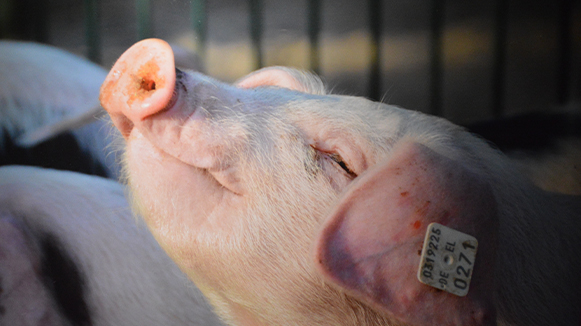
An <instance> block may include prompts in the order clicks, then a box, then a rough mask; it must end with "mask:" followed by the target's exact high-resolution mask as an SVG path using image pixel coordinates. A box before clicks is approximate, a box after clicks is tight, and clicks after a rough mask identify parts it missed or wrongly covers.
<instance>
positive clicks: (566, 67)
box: [557, 0, 573, 105]
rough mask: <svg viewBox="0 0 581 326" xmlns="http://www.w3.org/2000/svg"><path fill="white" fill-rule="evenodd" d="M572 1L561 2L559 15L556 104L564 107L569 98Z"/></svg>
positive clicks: (564, 0) (563, 0)
mask: <svg viewBox="0 0 581 326" xmlns="http://www.w3.org/2000/svg"><path fill="white" fill-rule="evenodd" d="M572 9H573V1H571V0H561V8H560V13H559V16H560V17H559V68H558V69H559V71H558V75H557V103H558V104H559V105H564V104H566V103H567V102H568V101H569V100H570V96H571V89H570V83H571V70H572V64H571V62H572V58H571V40H572V37H571V36H572V33H571V29H572V28H573V27H572V17H571V16H572V12H573V11H572Z"/></svg>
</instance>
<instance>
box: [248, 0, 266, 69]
mask: <svg viewBox="0 0 581 326" xmlns="http://www.w3.org/2000/svg"><path fill="white" fill-rule="evenodd" d="M249 4H250V38H251V39H252V49H253V52H254V58H255V63H254V66H255V68H256V69H258V68H261V67H262V66H263V59H262V28H263V22H262V0H250V3H249Z"/></svg>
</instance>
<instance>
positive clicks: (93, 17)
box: [84, 0, 102, 63]
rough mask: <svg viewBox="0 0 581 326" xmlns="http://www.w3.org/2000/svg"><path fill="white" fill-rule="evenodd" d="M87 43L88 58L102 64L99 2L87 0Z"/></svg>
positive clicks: (85, 4) (85, 3)
mask: <svg viewBox="0 0 581 326" xmlns="http://www.w3.org/2000/svg"><path fill="white" fill-rule="evenodd" d="M84 6H85V38H86V40H85V42H86V44H87V57H88V58H89V60H91V61H93V62H95V63H101V60H102V52H101V51H102V49H101V33H100V30H101V28H100V16H101V11H100V8H99V0H85V1H84Z"/></svg>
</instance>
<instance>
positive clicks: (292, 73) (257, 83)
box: [235, 67, 325, 95]
mask: <svg viewBox="0 0 581 326" xmlns="http://www.w3.org/2000/svg"><path fill="white" fill-rule="evenodd" d="M235 85H236V86H238V87H241V88H255V87H263V86H275V87H281V88H288V89H290V90H294V91H299V92H303V93H311V94H321V95H322V94H325V86H324V85H323V83H322V82H321V80H320V79H319V78H318V77H316V76H314V75H311V74H308V73H303V72H301V71H298V70H296V69H290V68H286V67H268V68H263V69H260V70H257V71H255V72H253V73H251V74H250V75H248V76H246V77H244V78H242V79H240V80H238V81H237V82H236V83H235Z"/></svg>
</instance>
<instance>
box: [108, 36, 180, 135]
mask: <svg viewBox="0 0 581 326" xmlns="http://www.w3.org/2000/svg"><path fill="white" fill-rule="evenodd" d="M175 82H176V71H175V65H174V56H173V52H172V49H171V47H170V46H169V44H167V43H166V42H164V41H162V40H144V41H141V42H139V43H137V44H135V45H133V46H132V47H131V48H129V50H127V51H126V52H125V53H123V55H121V57H120V58H119V60H117V62H116V63H115V65H114V66H113V68H112V69H111V72H110V73H109V75H108V76H107V78H106V79H105V82H104V83H103V86H102V87H101V96H100V100H101V104H102V105H103V107H104V108H105V110H107V112H109V115H110V116H111V118H112V120H113V123H114V124H115V126H116V127H117V128H118V129H119V130H120V131H121V133H122V134H123V135H124V136H125V137H127V136H128V135H129V133H130V132H131V129H132V127H133V125H134V124H135V123H136V122H139V121H141V120H143V119H145V118H146V117H148V116H151V115H153V114H156V113H158V112H160V111H162V110H163V109H164V108H166V107H167V106H168V104H169V103H170V101H171V100H172V97H173V96H174V93H175V92H174V90H175Z"/></svg>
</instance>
